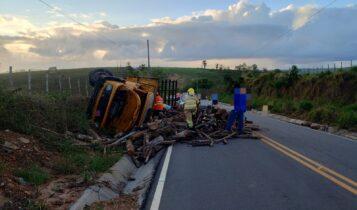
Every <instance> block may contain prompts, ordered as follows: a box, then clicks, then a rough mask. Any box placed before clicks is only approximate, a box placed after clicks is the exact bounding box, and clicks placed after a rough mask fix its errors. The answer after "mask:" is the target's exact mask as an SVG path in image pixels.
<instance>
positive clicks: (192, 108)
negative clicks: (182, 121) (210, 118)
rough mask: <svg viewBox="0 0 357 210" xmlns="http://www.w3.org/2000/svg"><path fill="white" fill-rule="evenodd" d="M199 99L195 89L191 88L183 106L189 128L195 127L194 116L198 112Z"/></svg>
mask: <svg viewBox="0 0 357 210" xmlns="http://www.w3.org/2000/svg"><path fill="white" fill-rule="evenodd" d="M198 104H199V100H198V98H197V96H196V95H195V90H194V89H193V88H189V89H188V90H187V96H186V97H185V104H184V106H183V109H184V113H185V118H186V122H187V125H188V127H189V128H193V121H192V116H193V115H195V114H196V112H197V107H198Z"/></svg>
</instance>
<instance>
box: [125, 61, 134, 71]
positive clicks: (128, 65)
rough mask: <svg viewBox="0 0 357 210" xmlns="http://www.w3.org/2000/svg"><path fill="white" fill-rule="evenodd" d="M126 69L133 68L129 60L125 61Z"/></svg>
mask: <svg viewBox="0 0 357 210" xmlns="http://www.w3.org/2000/svg"><path fill="white" fill-rule="evenodd" d="M126 69H127V70H130V71H131V70H133V69H134V68H133V67H132V66H131V64H130V62H129V61H128V62H127V63H126Z"/></svg>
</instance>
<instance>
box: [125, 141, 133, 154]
mask: <svg viewBox="0 0 357 210" xmlns="http://www.w3.org/2000/svg"><path fill="white" fill-rule="evenodd" d="M126 151H127V153H128V155H130V156H134V155H135V147H134V145H133V142H132V140H131V139H129V140H127V141H126Z"/></svg>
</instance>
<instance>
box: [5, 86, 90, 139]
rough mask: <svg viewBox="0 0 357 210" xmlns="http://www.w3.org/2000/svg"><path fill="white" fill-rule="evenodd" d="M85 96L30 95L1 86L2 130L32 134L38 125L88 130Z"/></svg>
mask: <svg viewBox="0 0 357 210" xmlns="http://www.w3.org/2000/svg"><path fill="white" fill-rule="evenodd" d="M85 110H86V99H85V98H83V97H72V96H68V95H66V94H50V95H46V96H44V95H27V94H21V93H10V92H5V91H2V90H1V89H0V129H11V130H13V131H17V132H21V133H25V134H33V133H34V130H36V129H38V128H37V127H43V128H47V129H50V130H53V131H56V132H58V133H64V132H65V131H66V130H69V131H73V132H82V133H85V132H86V131H87V129H88V128H89V123H88V121H87V119H86V116H85Z"/></svg>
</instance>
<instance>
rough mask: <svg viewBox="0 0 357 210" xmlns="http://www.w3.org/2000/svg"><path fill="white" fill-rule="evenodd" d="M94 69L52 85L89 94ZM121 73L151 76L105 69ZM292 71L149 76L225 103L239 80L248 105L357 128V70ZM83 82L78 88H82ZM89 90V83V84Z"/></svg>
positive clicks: (159, 71) (22, 79) (35, 75)
mask: <svg viewBox="0 0 357 210" xmlns="http://www.w3.org/2000/svg"><path fill="white" fill-rule="evenodd" d="M93 69H94V68H84V69H63V70H58V71H55V72H50V73H49V89H50V93H51V92H54V93H56V92H58V90H59V82H58V80H59V78H61V82H62V89H63V90H67V91H68V90H69V83H68V77H71V83H72V84H71V86H72V94H73V93H74V94H78V93H81V94H82V95H85V93H86V92H87V90H86V82H87V78H88V73H89V72H90V71H91V70H93ZM107 69H110V70H111V71H112V72H114V74H115V75H117V76H120V75H122V74H123V73H126V74H127V75H139V76H148V74H147V71H139V70H126V69H125V68H115V67H111V68H107ZM295 70H296V71H293V72H288V71H280V70H275V71H258V70H243V71H236V70H213V69H201V68H173V67H172V68H168V67H155V68H152V73H151V76H153V77H156V78H161V79H173V80H178V84H179V89H180V90H181V91H185V90H186V89H187V88H189V87H194V88H195V89H196V90H198V92H201V93H202V94H203V95H204V96H209V95H210V94H211V93H214V92H217V93H220V99H221V100H222V101H224V102H228V103H229V102H232V91H233V88H234V86H235V85H239V86H246V87H248V89H249V92H250V93H251V94H252V100H251V101H250V104H251V105H252V106H253V108H256V109H260V108H261V106H262V105H263V104H268V105H269V106H270V110H271V111H272V112H275V113H281V114H285V115H290V116H294V117H300V118H303V119H308V120H311V121H314V122H318V123H325V124H330V125H336V126H339V127H341V128H350V129H352V130H355V129H356V106H357V105H356V104H357V96H356V93H357V91H352V90H357V76H356V75H357V73H356V67H354V69H352V70H339V71H336V72H320V73H313V74H300V73H299V71H298V70H297V69H295ZM45 74H46V72H44V71H39V72H32V83H33V85H32V89H33V91H34V92H40V93H41V92H42V93H43V92H44V91H45ZM7 80H8V78H7V75H6V74H2V75H0V81H1V82H2V84H8V81H7ZM78 81H79V82H80V91H79V90H78ZM14 83H15V88H22V90H24V91H25V92H26V90H27V73H26V72H21V73H15V74H14ZM88 92H90V87H89V86H88Z"/></svg>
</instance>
